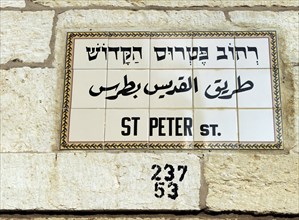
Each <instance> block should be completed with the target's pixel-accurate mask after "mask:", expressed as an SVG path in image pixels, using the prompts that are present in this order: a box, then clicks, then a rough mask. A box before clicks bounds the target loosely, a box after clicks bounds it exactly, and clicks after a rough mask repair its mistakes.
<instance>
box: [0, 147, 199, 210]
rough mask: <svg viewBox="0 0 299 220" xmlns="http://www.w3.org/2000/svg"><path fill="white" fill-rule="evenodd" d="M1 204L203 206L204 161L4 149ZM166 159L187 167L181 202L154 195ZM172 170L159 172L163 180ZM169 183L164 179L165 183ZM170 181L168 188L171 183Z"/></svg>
mask: <svg viewBox="0 0 299 220" xmlns="http://www.w3.org/2000/svg"><path fill="white" fill-rule="evenodd" d="M0 156H1V158H0V159H1V207H0V209H5V210H16V209H18V210H31V209H34V210H106V209H114V210H117V209H119V210H121V209H144V210H150V209H154V210H160V209H166V210H178V209H180V210H199V196H200V192H199V189H200V170H201V169H200V161H199V158H198V157H196V156H195V155H190V154H185V153H182V154H175V153H165V154H160V155H157V154H151V153H148V154H146V156H145V155H144V154H142V153H122V154H110V153H103V152H97V153H79V152H76V153H66V152H61V153H58V154H54V153H43V154H38V153H35V154H30V153H19V154H11V153H2V154H0ZM166 163H169V164H172V165H173V166H174V168H175V169H176V170H177V166H178V165H187V166H188V171H187V172H186V175H185V178H184V180H183V181H182V182H180V181H179V180H178V179H179V177H180V173H181V172H178V171H176V172H178V173H175V179H174V180H173V181H174V182H176V183H177V184H178V186H179V189H178V194H179V196H178V197H177V198H176V200H172V199H170V198H168V197H167V193H171V192H170V190H167V187H165V190H166V191H165V196H164V197H162V198H156V197H155V196H154V194H155V191H154V184H155V182H154V181H152V180H151V177H152V176H153V175H154V173H155V171H156V169H152V165H153V164H158V165H160V166H161V167H162V168H163V167H164V165H165V164H166ZM167 172H168V170H167V171H163V170H162V172H161V173H160V174H159V176H160V177H161V178H162V180H161V181H164V176H167V175H168V174H167ZM164 182H165V181H164ZM167 184H168V183H167V182H166V186H167Z"/></svg>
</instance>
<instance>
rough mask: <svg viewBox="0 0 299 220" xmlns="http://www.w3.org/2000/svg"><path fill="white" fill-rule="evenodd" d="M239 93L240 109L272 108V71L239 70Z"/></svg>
mask: <svg viewBox="0 0 299 220" xmlns="http://www.w3.org/2000/svg"><path fill="white" fill-rule="evenodd" d="M243 90H244V91H243ZM237 91H239V92H238V93H237V97H238V107H239V108H254V107H256V108H272V106H273V103H272V86H271V70H270V69H238V70H237Z"/></svg>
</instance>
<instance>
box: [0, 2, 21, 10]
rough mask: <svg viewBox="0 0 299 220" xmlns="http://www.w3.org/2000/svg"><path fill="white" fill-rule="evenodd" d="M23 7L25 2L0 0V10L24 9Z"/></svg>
mask: <svg viewBox="0 0 299 220" xmlns="http://www.w3.org/2000/svg"><path fill="white" fill-rule="evenodd" d="M25 6H26V3H25V0H0V8H7V7H14V8H24V7H25Z"/></svg>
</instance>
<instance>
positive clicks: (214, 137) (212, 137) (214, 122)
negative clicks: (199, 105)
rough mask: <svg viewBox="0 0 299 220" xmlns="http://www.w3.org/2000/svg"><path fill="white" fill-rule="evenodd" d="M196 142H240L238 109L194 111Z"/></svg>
mask: <svg viewBox="0 0 299 220" xmlns="http://www.w3.org/2000/svg"><path fill="white" fill-rule="evenodd" d="M194 141H201V142H202V141H206V142H217V141H218V142H222V141H230V142H237V141H238V127H237V110H236V109H198V110H195V111H194Z"/></svg>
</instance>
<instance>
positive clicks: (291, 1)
mask: <svg viewBox="0 0 299 220" xmlns="http://www.w3.org/2000/svg"><path fill="white" fill-rule="evenodd" d="M31 1H32V2H34V3H37V4H41V5H44V6H49V7H87V6H119V7H122V6H135V7H148V6H160V7H186V8H188V7H196V6H209V7H235V6H250V7H251V6H266V7H271V6H298V1H297V0H263V1H260V0H251V1H248V0H238V1H231V0H200V1H198V0H172V1H169V0H128V1H124V0H120V1H116V0H109V1H106V0H76V1H72V0H31Z"/></svg>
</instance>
